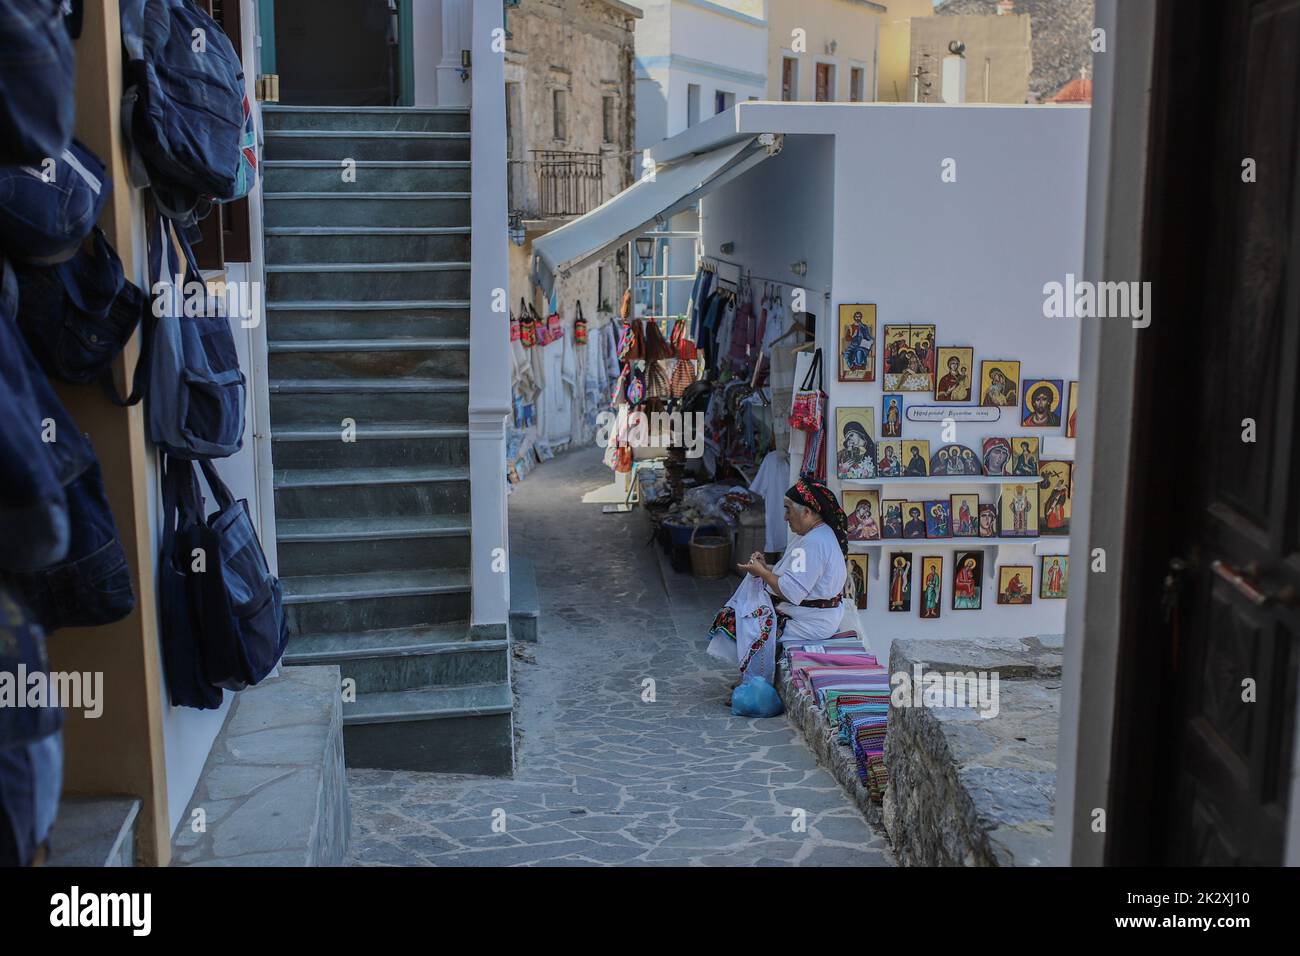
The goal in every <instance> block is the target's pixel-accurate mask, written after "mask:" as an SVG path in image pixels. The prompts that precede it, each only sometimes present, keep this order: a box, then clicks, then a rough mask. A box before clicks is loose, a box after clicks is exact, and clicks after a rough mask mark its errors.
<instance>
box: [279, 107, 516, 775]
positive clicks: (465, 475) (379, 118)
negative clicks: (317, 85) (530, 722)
mask: <svg viewBox="0 0 1300 956" xmlns="http://www.w3.org/2000/svg"><path fill="white" fill-rule="evenodd" d="M265 124H266V162H265V169H264V175H265V203H264V207H265V224H266V230H265V232H266V278H267V290H266V300H267V317H268V318H267V334H268V338H269V343H270V383H271V384H270V392H271V432H272V440H273V458H274V463H275V509H276V525H277V544H278V548H279V561H280V576H281V578H282V580H283V581H284V588H285V595H286V604H287V609H288V618H289V626H290V633H291V635H292V636H291V638H290V642H289V648H288V652H287V654H286V656H285V661H286V663H288V664H337V665H338V666H339V667H340V668H341V670H342V674H343V677H344V678H345V679H346V678H352V679H353V680H355V682H356V701H355V702H345V704H344V716H343V724H344V741H345V750H346V757H347V763H348V765H349V766H357V767H376V768H384V769H408V770H432V771H442V772H456V773H484V774H503V773H510V772H511V770H512V769H513V755H512V754H513V730H512V716H511V711H512V703H513V702H512V697H511V690H510V648H509V642H508V639H501V638H502V637H503V635H500V634H496V635H493V639H481V640H476V639H474V635H473V634H472V633H471V628H470V625H469V618H470V575H469V563H470V521H469V511H470V499H469V494H470V492H469V431H468V401H469V280H470V264H469V248H470V228H469V224H470V193H469V189H470V163H469V145H470V139H469V137H470V134H469V132H468V130H469V112H468V110H445V109H444V110H437V109H433V110H425V109H374V108H371V109H358V108H351V107H343V108H337V107H336V108H331V107H268V108H266V110H265ZM353 173H354V174H355V175H354V176H353V175H352V174H353ZM353 179H354V180H355V181H350V180H353ZM353 429H354V431H353Z"/></svg>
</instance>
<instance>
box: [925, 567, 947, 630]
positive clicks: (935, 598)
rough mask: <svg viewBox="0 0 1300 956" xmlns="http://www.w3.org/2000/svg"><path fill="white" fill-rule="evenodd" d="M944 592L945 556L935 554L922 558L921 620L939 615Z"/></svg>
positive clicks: (935, 617) (929, 619)
mask: <svg viewBox="0 0 1300 956" xmlns="http://www.w3.org/2000/svg"><path fill="white" fill-rule="evenodd" d="M942 594H943V558H941V557H939V556H937V555H934V556H927V557H924V558H922V559H921V620H923V621H933V620H936V619H937V618H938V617H939V608H940V607H941V605H940V599H941V597H942Z"/></svg>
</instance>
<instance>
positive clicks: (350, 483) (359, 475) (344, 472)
mask: <svg viewBox="0 0 1300 956" xmlns="http://www.w3.org/2000/svg"><path fill="white" fill-rule="evenodd" d="M469 506H470V500H469V468H468V467H465V466H454V465H447V466H436V465H426V466H419V465H414V466H396V467H387V468H384V467H368V466H366V465H362V464H358V465H356V466H354V467H351V468H295V469H283V468H278V469H277V470H276V473H275V513H276V518H277V520H278V521H284V520H286V519H293V518H306V517H310V516H311V515H313V514H330V515H339V516H342V517H379V516H384V515H388V516H400V515H428V514H456V513H468V512H469Z"/></svg>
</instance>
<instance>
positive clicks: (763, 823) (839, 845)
mask: <svg viewBox="0 0 1300 956" xmlns="http://www.w3.org/2000/svg"><path fill="white" fill-rule="evenodd" d="M609 476H610V473H609V471H608V470H607V469H606V468H605V467H604V466H603V465H602V464H601V461H600V454H599V451H598V450H597V449H586V450H581V451H577V452H573V453H570V454H567V455H563V456H561V457H559V458H556V459H555V460H553V461H551V462H548V463H546V464H545V465H543V466H541V467H540V468H538V469H537V470H536V471H534V472H533V473H532V474H531V475H530V476H529V477H528V479H527V480H526V481H524V482H523V483H522V484H521V485H519V486H517V487H516V489H515V492H514V494H512V495H511V497H510V530H511V541H512V548H513V550H514V551H515V553H518V554H524V555H528V556H530V557H532V558H533V560H534V561H535V562H536V565H537V578H538V582H537V583H538V589H539V592H540V597H541V621H540V625H539V632H540V635H541V643H540V644H539V645H528V650H529V656H530V657H533V658H535V661H536V663H528V662H525V661H520V660H518V659H516V661H515V663H514V666H515V682H516V687H517V688H518V692H519V705H518V709H517V712H516V721H517V723H518V725H519V727H520V728H521V733H522V739H521V741H520V747H519V753H518V757H517V763H518V768H517V772H516V775H515V777H514V779H493V778H485V777H453V776H445V775H438V774H421V773H407V772H392V771H374V770H360V771H358V770H351V771H349V772H348V784H349V787H350V789H351V797H352V814H353V820H354V831H353V848H352V861H353V862H354V863H356V864H360V865H399V866H400V865H429V864H436V865H485V866H499V865H564V866H581V865H592V864H602V865H617V864H633V865H690V864H694V865H787V864H797V865H804V866H817V865H868V866H880V865H892V862H893V861H892V857H891V855H890V852H889V849H888V847H887V845H886V843H885V842H884V840H883V839H882V837H881V836H880V835H879V834H877V833H876V832H874V831H873V830H872V829H871V828H870V827H869V826H868V824H867V823H866V821H865V820H864V819H863V818H862V816H861V815H860V813H859V812H858V811H857V809H856V808H855V807H854V806H853V805H852V804H851V803H850V802H849V800H848V798H847V797H846V796H845V795H844V793H843V791H841V789H840V788H839V786H838V784H836V782H835V781H834V780H833V779H832V778H831V776H830V775H829V774H828V773H827V772H825V771H824V770H822V769H821V768H819V767H818V766H817V764H816V761H815V760H814V758H813V755H812V753H811V752H810V751H809V750H808V748H807V747H806V746H805V745H804V743H803V742H802V739H801V738H800V737H799V736H798V735H797V733H796V732H795V731H794V729H793V728H792V727H791V726H790V724H789V723H788V722H787V721H786V719H785V718H784V717H779V718H775V719H769V720H747V719H742V718H738V717H732V716H731V714H730V710H729V709H728V708H726V707H724V706H723V703H722V701H723V699H724V698H725V696H726V694H727V690H728V687H729V683H730V681H729V677H730V675H729V674H728V673H727V672H726V670H725V668H723V667H722V666H721V665H719V664H718V662H716V661H714V660H713V659H712V658H710V657H708V656H707V655H706V654H705V651H704V647H705V642H704V640H703V635H704V632H705V629H706V628H707V626H708V624H709V622H710V620H711V619H712V615H713V612H714V611H715V610H716V608H717V605H718V604H719V603H720V602H721V600H725V597H726V594H727V593H728V591H729V589H730V588H731V587H733V586H734V583H733V580H734V579H728V580H727V581H725V582H718V583H716V584H712V585H709V584H697V583H696V582H695V581H694V579H692V578H690V577H687V576H674V580H673V581H672V583H671V592H672V593H671V597H670V595H669V593H666V591H665V587H664V583H663V576H662V574H661V573H660V571H659V568H658V562H657V559H656V556H655V551H654V550H653V549H652V548H648V547H646V538H647V536H648V533H649V525H648V522H647V520H646V516H645V514H644V513H643V512H641V511H640V510H636V511H633V512H632V513H630V514H622V515H618V514H602V513H601V511H600V506H599V505H597V504H584V503H583V502H582V496H583V495H584V494H585V493H586V492H588V491H591V490H592V489H595V488H597V487H600V486H602V485H605V484H608V482H609ZM647 680H652V681H653V682H654V685H653V690H654V698H655V699H654V701H653V702H647V701H645V700H643V699H642V696H643V689H644V686H645V685H644V682H645V681H647ZM800 809H801V810H803V811H806V814H805V818H806V822H807V826H806V830H805V831H804V832H797V831H796V829H795V827H794V826H793V824H794V821H795V819H796V816H795V812H794V811H796V810H800ZM494 811H495V815H496V817H497V818H500V817H501V814H502V813H504V820H505V832H504V833H499V832H494V830H493V827H492V823H493V819H494Z"/></svg>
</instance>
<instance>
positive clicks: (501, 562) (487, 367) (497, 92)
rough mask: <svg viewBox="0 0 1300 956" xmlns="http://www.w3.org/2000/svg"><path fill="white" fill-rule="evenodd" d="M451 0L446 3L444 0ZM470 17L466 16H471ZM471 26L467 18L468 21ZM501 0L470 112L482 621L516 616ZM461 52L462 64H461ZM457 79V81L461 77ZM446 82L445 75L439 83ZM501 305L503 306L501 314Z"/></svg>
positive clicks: (475, 540) (481, 27)
mask: <svg viewBox="0 0 1300 956" xmlns="http://www.w3.org/2000/svg"><path fill="white" fill-rule="evenodd" d="M448 3H450V0H444V5H446V4H448ZM467 19H468V18H467ZM467 25H468V23H467ZM501 26H502V7H501V0H473V34H472V42H473V44H474V45H473V46H472V47H471V48H470V49H472V51H473V69H472V71H471V78H470V82H469V83H466V84H464V86H465V87H467V88H469V89H471V90H472V94H473V105H472V107H471V110H470V132H471V137H472V139H471V143H470V160H471V162H472V163H473V168H474V183H473V187H472V193H471V197H470V227H471V233H470V260H471V262H472V263H473V267H472V270H471V273H470V333H469V334H470V342H469V438H470V441H469V456H470V457H469V467H470V522H471V529H470V549H471V555H470V561H471V566H470V581H471V583H472V585H473V588H474V592H473V608H472V613H473V620H472V623H473V624H475V625H493V624H504V623H505V622H506V620H507V618H508V617H509V613H510V578H509V574H508V573H507V571H508V568H507V566H506V564H505V555H507V554H508V549H509V543H508V529H507V525H506V416H508V415H509V414H510V413H511V409H510V365H509V361H510V358H509V356H510V317H509V312H508V311H507V310H508V309H509V295H508V291H507V290H508V289H509V284H510V283H509V265H508V261H507V241H508V240H507V236H506V227H507V219H508V211H507V208H506V206H507V200H506V92H505V91H506V87H505V56H504V54H502V53H499V52H494V51H493V49H492V44H493V36H492V33H493V30H494V29H496V28H498V27H501ZM459 62H460V61H459V54H457V65H458V66H459ZM456 84H457V85H458V86H459V85H460V79H459V77H457V79H456ZM443 88H444V81H443V80H442V78H441V77H440V78H439V81H438V89H439V91H441V90H443ZM497 308H499V309H500V311H496V309H497Z"/></svg>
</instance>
